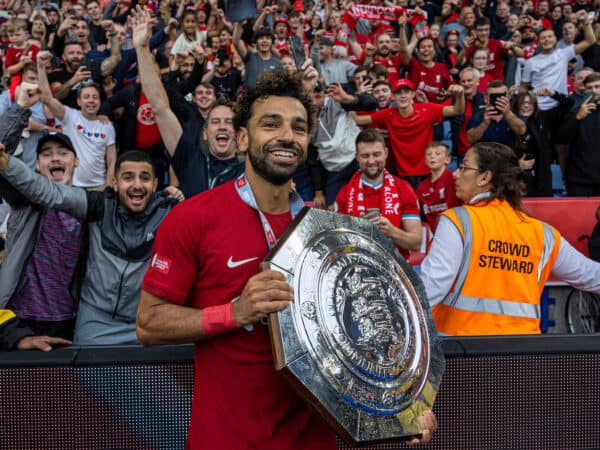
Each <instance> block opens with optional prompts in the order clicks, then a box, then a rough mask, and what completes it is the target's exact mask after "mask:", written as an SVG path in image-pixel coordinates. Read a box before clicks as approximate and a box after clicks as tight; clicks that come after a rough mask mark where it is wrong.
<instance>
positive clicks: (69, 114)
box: [62, 105, 77, 125]
mask: <svg viewBox="0 0 600 450" xmlns="http://www.w3.org/2000/svg"><path fill="white" fill-rule="evenodd" d="M63 106H64V105H63ZM76 120H77V113H76V112H75V110H74V109H73V108H69V107H68V106H65V117H63V119H62V123H63V125H72V124H73V123H74V122H75V121H76Z"/></svg>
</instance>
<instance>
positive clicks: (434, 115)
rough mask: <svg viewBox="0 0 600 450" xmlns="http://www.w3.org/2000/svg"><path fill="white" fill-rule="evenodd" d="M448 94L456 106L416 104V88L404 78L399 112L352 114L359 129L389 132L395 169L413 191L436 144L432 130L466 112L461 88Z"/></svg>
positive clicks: (453, 88)
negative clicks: (429, 147)
mask: <svg viewBox="0 0 600 450" xmlns="http://www.w3.org/2000/svg"><path fill="white" fill-rule="evenodd" d="M447 94H448V95H451V96H453V97H455V102H454V104H453V105H447V106H444V105H439V104H436V103H416V104H415V103H414V98H415V88H414V86H413V84H412V83H411V82H410V80H407V79H406V78H401V79H400V80H398V82H397V83H396V85H395V86H394V100H395V102H396V108H387V109H383V110H381V111H377V112H376V113H373V114H371V115H368V116H358V115H355V114H352V118H353V119H354V120H355V121H356V123H357V124H358V125H361V126H364V125H371V124H374V125H375V126H377V127H378V128H384V129H387V130H388V134H389V137H390V142H391V145H392V152H393V153H394V159H395V160H396V169H397V171H398V175H400V177H402V178H404V179H406V180H407V181H408V182H409V183H410V184H411V185H412V186H413V188H416V187H417V186H418V184H419V183H420V182H421V181H422V180H423V179H424V178H425V177H427V176H429V168H428V167H427V164H425V148H426V147H427V145H428V144H429V143H430V142H431V141H433V127H434V125H436V124H438V123H441V122H442V121H443V120H444V119H449V118H450V117H454V116H458V115H461V114H463V113H464V111H465V97H464V95H463V88H462V86H459V85H456V84H453V85H451V86H449V87H448V89H447Z"/></svg>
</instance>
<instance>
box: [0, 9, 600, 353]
mask: <svg viewBox="0 0 600 450" xmlns="http://www.w3.org/2000/svg"><path fill="white" fill-rule="evenodd" d="M228 3H229V4H228ZM234 4H235V7H234V6H233V5H234ZM598 5H600V3H599V4H598ZM596 6H597V5H596V4H595V3H594V4H592V3H591V2H589V1H588V0H556V1H554V2H550V1H549V0H537V1H532V0H512V1H505V0H487V1H486V0H443V1H442V0H434V1H429V0H427V1H424V0H414V1H413V0H411V1H410V2H409V1H407V0H385V1H383V0H369V1H357V2H351V1H341V2H340V1H330V0H324V1H322V0H317V1H313V0H304V1H303V0H295V1H293V2H290V1H288V0H279V1H270V0H262V1H257V2H251V1H239V2H227V1H225V2H223V0H195V1H189V0H160V1H155V0H149V1H148V2H146V3H137V2H136V1H135V0H133V1H129V0H87V1H85V2H84V1H83V0H80V1H77V0H73V1H69V0H63V1H62V2H59V3H54V2H49V1H47V0H0V52H1V53H0V54H1V57H2V67H3V78H2V80H3V83H2V88H3V92H2V93H1V94H0V116H2V118H3V121H2V124H1V125H2V126H0V133H1V134H2V136H0V137H1V139H2V143H3V144H4V145H5V146H6V153H8V154H11V155H12V157H11V159H10V161H12V162H10V161H9V162H6V161H5V162H4V163H2V162H1V161H0V168H2V167H4V169H3V171H2V177H0V197H2V199H3V202H2V203H1V204H0V223H1V222H4V223H5V224H6V223H8V229H6V228H5V229H4V231H5V234H4V237H5V239H6V251H5V254H4V261H3V263H2V269H1V270H2V271H1V272H0V309H10V310H12V311H14V312H15V313H16V318H14V319H18V320H19V321H20V326H21V327H27V329H28V330H29V329H31V330H32V332H33V334H49V335H54V336H60V337H62V338H65V339H72V338H73V333H74V332H75V343H79V344H94V343H95V344H127V343H135V342H137V340H136V338H135V333H134V328H135V327H134V324H135V308H136V305H137V299H138V297H139V290H140V284H141V277H142V276H143V273H144V271H145V268H147V266H148V264H149V263H152V264H160V263H161V262H160V261H158V262H157V261H153V262H150V261H149V259H150V248H151V245H152V242H153V239H154V233H155V231H156V228H157V227H158V225H159V224H160V220H161V219H162V217H164V215H165V214H166V213H167V212H168V210H169V209H170V207H171V206H172V205H173V203H174V202H175V201H176V200H173V199H172V197H175V198H176V199H181V198H182V197H183V196H185V197H186V198H189V197H191V196H193V195H196V194H199V193H201V192H203V191H206V190H208V189H212V188H214V187H215V186H217V185H220V184H222V183H224V182H226V181H229V180H232V179H234V178H235V177H237V176H238V175H239V174H240V173H242V172H243V157H242V156H241V155H239V154H238V152H237V143H236V132H235V124H234V120H233V118H234V112H233V102H235V99H236V97H237V96H238V95H239V93H240V92H241V91H242V90H244V89H248V88H251V87H253V86H254V85H255V84H256V82H257V79H258V78H259V76H260V75H261V74H262V73H263V72H265V71H269V70H277V69H282V70H284V71H289V72H292V73H296V72H297V73H298V74H307V73H309V72H311V71H315V70H316V73H318V81H317V82H316V83H312V84H311V86H310V89H311V92H310V95H311V96H312V103H313V107H314V114H315V117H314V118H315V126H314V128H313V130H312V132H311V143H310V147H309V152H308V159H307V161H306V163H305V164H304V165H303V166H301V167H300V168H299V169H298V171H297V173H296V175H295V177H294V183H295V188H296V190H297V191H298V193H299V194H300V195H301V197H302V198H303V200H305V201H307V202H313V203H314V206H316V207H321V208H330V209H337V210H339V211H342V212H348V210H347V208H346V207H345V206H343V205H345V204H346V203H348V201H351V200H352V198H350V197H349V196H350V195H352V194H347V195H346V192H350V191H352V187H353V186H354V184H353V183H355V182H356V183H359V181H352V180H354V179H355V178H353V176H354V175H355V174H356V173H357V171H359V173H362V174H364V175H366V178H365V177H363V179H365V180H367V181H368V174H369V170H370V169H369V164H370V163H369V162H368V161H367V159H364V160H361V159H360V155H359V154H358V152H357V145H356V138H357V136H358V135H359V133H360V132H361V129H363V128H365V129H368V128H373V129H376V130H379V132H380V133H381V135H382V136H383V139H384V142H385V145H384V146H383V147H382V148H386V149H387V150H386V151H385V152H383V151H381V152H379V153H378V154H376V155H374V156H373V158H375V159H377V158H379V159H381V158H382V157H383V158H384V159H383V161H385V162H384V164H385V167H386V168H387V172H386V177H388V174H391V175H393V176H397V177H399V178H402V179H404V181H406V183H402V184H401V187H402V189H403V190H409V192H407V193H406V192H405V193H403V194H402V195H400V197H401V198H402V199H403V200H402V201H406V202H408V203H412V206H411V207H409V208H405V205H403V206H402V208H400V211H405V209H406V211H408V212H407V213H406V214H404V213H400V214H396V215H397V216H398V217H397V219H398V220H397V226H396V228H398V229H400V230H402V229H403V228H404V229H405V231H406V230H408V229H409V230H410V232H411V233H417V234H414V235H413V238H411V239H410V245H408V244H406V245H405V246H404V247H403V243H404V242H408V241H406V240H403V239H399V240H397V239H394V242H395V243H396V244H397V245H398V246H399V248H400V249H402V248H404V250H409V249H415V248H418V247H419V242H417V241H420V240H421V238H420V237H418V236H420V234H421V231H420V230H417V231H415V227H414V223H411V222H412V221H415V220H416V221H418V222H417V223H418V224H419V227H417V228H420V224H421V222H420V221H421V220H423V222H426V223H428V225H429V227H430V228H431V229H435V226H436V220H437V217H438V215H439V214H440V213H441V212H442V211H443V210H445V209H447V208H449V207H452V206H455V205H457V204H459V203H460V202H459V200H457V199H456V196H455V195H454V190H453V189H454V188H453V182H452V175H451V173H450V171H449V170H448V169H446V167H447V166H448V167H454V168H455V167H460V166H461V163H462V158H463V156H464V155H465V153H466V151H467V150H468V149H469V148H470V147H471V146H472V145H473V144H474V143H477V142H486V141H494V142H500V143H504V144H506V145H508V146H509V147H510V148H512V149H513V150H514V152H515V153H516V155H517V156H518V157H519V164H520V167H521V169H522V172H523V179H524V181H525V182H526V185H527V195H530V196H548V197H549V196H553V195H555V194H556V193H557V189H562V188H560V187H557V186H556V181H557V180H558V181H559V182H562V181H563V180H564V182H565V186H566V192H567V194H568V195H571V196H592V195H600V152H597V151H596V145H597V143H598V142H600V134H599V133H600V131H599V130H600V113H599V112H598V110H597V104H598V103H600V45H599V44H598V43H597V40H598V39H599V38H600V22H597V14H596ZM148 17H151V20H150V21H149V20H148V19H147V18H148ZM299 76H300V75H299ZM31 86H34V87H35V90H36V92H38V93H39V95H38V96H37V97H35V95H33V94H32V95H29V96H28V95H24V92H25V91H27V92H31ZM19 99H21V100H19ZM9 119H10V120H9ZM56 133H58V134H56ZM61 133H64V135H63V134H61ZM65 136H66V138H65ZM595 136H598V138H596V137H595ZM378 139H379V138H378V137H377V135H368V136H367V137H366V141H365V142H366V143H367V144H370V143H376V142H378ZM368 147H369V149H371V147H370V146H368ZM61 149H62V150H61ZM65 150H66V151H65ZM132 150H135V151H134V152H132ZM365 151H366V150H365ZM13 160H15V161H13ZM16 160H19V161H18V162H17V161H16ZM35 170H37V171H38V172H39V173H41V174H42V175H44V176H45V177H46V178H45V179H44V181H43V182H41V181H39V180H37V179H35V178H33V180H34V181H35V180H37V181H38V182H34V181H32V182H31V183H30V187H29V188H27V187H24V186H23V184H24V183H23V182H22V180H23V179H32V178H31V177H32V175H31V174H32V173H33V171H35ZM463 170H464V168H463ZM553 170H554V171H555V172H556V171H557V170H558V171H559V172H560V173H561V175H558V176H556V175H554V176H553ZM136 177H137V178H140V179H143V180H142V181H143V182H145V183H146V184H144V185H143V188H137V187H133V188H132V187H131V185H132V180H133V178H136ZM144 177H145V178H144ZM553 179H554V185H553ZM385 180H391V178H385ZM390 182H392V183H393V181H390ZM128 183H129V184H128ZM386 183H388V181H384V182H383V185H384V187H385V186H386ZM142 184H143V183H142ZM559 184H560V183H559ZM70 186H74V187H77V188H84V189H78V190H77V189H75V190H74V189H72V188H71V187H70ZM356 186H357V187H360V188H361V189H363V185H362V181H360V186H359V185H358V184H357V185H356ZM107 187H109V188H110V189H108V191H109V193H108V194H107V193H106V192H105V191H106V189H105V188H107ZM377 187H378V186H371V187H368V186H367V187H365V189H367V188H369V189H370V188H377ZM28 189H29V190H28ZM154 191H156V192H159V193H160V192H164V193H165V194H162V195H159V194H155V193H154ZM77 192H80V193H77ZM340 192H341V194H340ZM181 193H183V195H182V194H181ZM404 199H408V200H404ZM417 199H418V202H417ZM397 201H400V200H397ZM367 206H368V205H367ZM413 206H414V207H413ZM419 207H420V211H419V209H418V208H419ZM215 213H218V212H215ZM7 217H8V218H7ZM140 217H142V218H140ZM57 230H58V231H57ZM382 231H384V232H386V231H385V229H382ZM386 234H387V233H386ZM2 244H3V245H4V242H2ZM32 299H33V300H32ZM0 317H1V316H0ZM5 317H9V315H6V316H5ZM10 317H11V320H12V318H13V316H12V315H11V316H10ZM75 318H76V319H75ZM0 325H1V324H0ZM12 345H16V343H15V342H13V343H12Z"/></svg>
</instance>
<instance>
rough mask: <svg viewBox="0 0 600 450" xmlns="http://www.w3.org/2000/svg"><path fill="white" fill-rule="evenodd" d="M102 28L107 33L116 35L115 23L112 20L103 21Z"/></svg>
mask: <svg viewBox="0 0 600 450" xmlns="http://www.w3.org/2000/svg"><path fill="white" fill-rule="evenodd" d="M100 26H101V27H102V28H103V29H104V31H106V32H107V33H114V31H115V23H114V22H113V21H112V20H103V21H102V22H100Z"/></svg>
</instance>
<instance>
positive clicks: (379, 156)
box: [356, 142, 388, 183]
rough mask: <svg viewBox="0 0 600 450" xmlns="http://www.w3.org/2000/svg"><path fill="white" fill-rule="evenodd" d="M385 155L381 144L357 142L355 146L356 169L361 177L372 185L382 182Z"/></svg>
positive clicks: (385, 150) (384, 149)
mask: <svg viewBox="0 0 600 450" xmlns="http://www.w3.org/2000/svg"><path fill="white" fill-rule="evenodd" d="M387 155H388V152H387V149H386V147H385V145H384V144H383V143H381V142H359V143H358V144H356V160H357V161H358V167H359V168H360V171H361V172H362V175H363V177H364V178H366V179H367V180H369V181H371V182H373V183H379V182H381V181H382V179H383V170H384V169H385V161H386V160H387Z"/></svg>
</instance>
